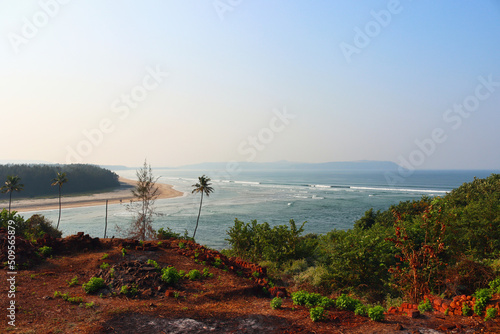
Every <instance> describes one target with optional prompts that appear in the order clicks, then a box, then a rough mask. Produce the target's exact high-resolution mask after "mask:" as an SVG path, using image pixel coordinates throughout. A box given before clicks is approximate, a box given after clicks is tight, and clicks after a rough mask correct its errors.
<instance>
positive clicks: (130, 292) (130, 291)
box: [120, 285, 138, 297]
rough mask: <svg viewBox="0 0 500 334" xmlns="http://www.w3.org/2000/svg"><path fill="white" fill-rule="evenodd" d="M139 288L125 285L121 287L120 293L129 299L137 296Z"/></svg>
mask: <svg viewBox="0 0 500 334" xmlns="http://www.w3.org/2000/svg"><path fill="white" fill-rule="evenodd" d="M137 292H138V291H137V287H136V286H135V285H131V286H128V285H124V286H122V287H121V289H120V293H121V294H122V295H126V296H128V297H133V296H135V295H136V294H137Z"/></svg>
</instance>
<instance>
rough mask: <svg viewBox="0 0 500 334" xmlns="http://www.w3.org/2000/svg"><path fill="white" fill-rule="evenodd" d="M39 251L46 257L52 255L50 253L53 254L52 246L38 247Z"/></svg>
mask: <svg viewBox="0 0 500 334" xmlns="http://www.w3.org/2000/svg"><path fill="white" fill-rule="evenodd" d="M38 251H39V252H40V254H42V255H43V256H45V257H48V256H50V254H52V247H49V246H43V247H40V248H39V249H38Z"/></svg>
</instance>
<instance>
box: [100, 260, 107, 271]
mask: <svg viewBox="0 0 500 334" xmlns="http://www.w3.org/2000/svg"><path fill="white" fill-rule="evenodd" d="M99 268H101V269H103V270H106V269H108V268H109V263H107V262H104V263H103V264H101V265H100V266H99Z"/></svg>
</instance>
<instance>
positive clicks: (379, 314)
mask: <svg viewBox="0 0 500 334" xmlns="http://www.w3.org/2000/svg"><path fill="white" fill-rule="evenodd" d="M384 312H385V309H384V308H383V307H382V306H375V307H372V308H370V309H369V310H368V318H370V319H371V320H373V321H383V320H384V319H385V315H384Z"/></svg>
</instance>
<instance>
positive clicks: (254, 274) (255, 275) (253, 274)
mask: <svg viewBox="0 0 500 334" xmlns="http://www.w3.org/2000/svg"><path fill="white" fill-rule="evenodd" d="M252 277H253V278H259V277H260V274H259V272H258V271H254V272H253V273H252Z"/></svg>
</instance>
